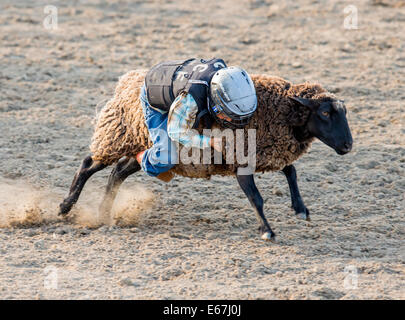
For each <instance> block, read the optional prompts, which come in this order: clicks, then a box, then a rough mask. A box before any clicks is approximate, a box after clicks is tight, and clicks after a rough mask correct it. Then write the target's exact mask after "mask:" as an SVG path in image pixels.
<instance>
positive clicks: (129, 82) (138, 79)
mask: <svg viewBox="0 0 405 320" xmlns="http://www.w3.org/2000/svg"><path fill="white" fill-rule="evenodd" d="M145 73H146V72H145V71H142V70H141V71H138V70H134V71H129V72H127V73H126V74H125V75H123V76H122V77H120V78H119V81H118V84H117V86H116V88H115V93H114V96H113V97H112V98H111V99H110V100H109V101H108V102H107V103H106V104H105V105H104V107H102V108H101V110H100V111H99V112H97V115H96V123H95V130H94V134H93V137H92V141H91V145H90V151H91V154H92V159H93V160H97V161H101V162H102V163H103V164H106V165H110V164H112V163H114V162H117V161H118V160H119V159H120V158H122V157H124V156H130V157H132V156H134V155H135V154H136V153H137V152H139V151H142V150H144V149H146V148H147V147H148V145H149V141H148V133H147V129H146V126H145V123H144V117H143V111H142V107H141V105H140V101H139V94H140V89H141V88H142V85H143V83H144V78H145ZM145 129H146V131H145ZM145 132H146V135H145Z"/></svg>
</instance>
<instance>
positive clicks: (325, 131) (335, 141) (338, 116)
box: [293, 98, 353, 155]
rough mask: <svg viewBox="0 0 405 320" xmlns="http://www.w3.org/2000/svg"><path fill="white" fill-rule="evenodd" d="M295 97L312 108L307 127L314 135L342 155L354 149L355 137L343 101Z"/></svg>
mask: <svg viewBox="0 0 405 320" xmlns="http://www.w3.org/2000/svg"><path fill="white" fill-rule="evenodd" d="M293 99H294V100H295V101H297V102H299V103H301V104H302V105H304V106H306V107H308V108H310V109H311V115H310V118H309V120H308V123H307V129H308V131H309V132H310V133H311V134H312V135H313V136H315V137H316V138H318V139H319V140H321V141H322V142H323V143H325V144H326V145H328V146H329V147H331V148H333V149H334V150H335V151H336V153H338V154H340V155H344V154H346V153H348V152H350V150H352V146H353V138H352V134H351V132H350V128H349V124H348V123H347V118H346V113H347V111H346V107H345V105H344V103H343V101H341V100H334V99H324V100H321V101H317V100H312V99H303V98H293Z"/></svg>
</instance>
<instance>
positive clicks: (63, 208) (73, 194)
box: [59, 156, 106, 216]
mask: <svg viewBox="0 0 405 320" xmlns="http://www.w3.org/2000/svg"><path fill="white" fill-rule="evenodd" d="M105 167H106V165H105V164H102V163H101V162H100V161H93V159H92V158H91V156H88V157H86V158H85V159H84V160H83V161H82V164H81V165H80V168H79V170H77V172H76V174H75V176H74V178H73V181H72V185H71V186H70V190H69V195H68V196H67V197H66V199H65V200H63V202H62V203H61V204H60V205H59V207H60V210H59V215H63V216H65V215H67V214H68V213H69V212H70V210H71V209H72V207H73V205H74V204H75V203H76V202H77V200H78V199H79V196H80V193H81V192H82V190H83V187H84V185H85V183H86V182H87V180H88V179H89V178H90V177H91V176H92V175H93V174H95V173H96V172H97V171H100V170H102V169H104V168H105Z"/></svg>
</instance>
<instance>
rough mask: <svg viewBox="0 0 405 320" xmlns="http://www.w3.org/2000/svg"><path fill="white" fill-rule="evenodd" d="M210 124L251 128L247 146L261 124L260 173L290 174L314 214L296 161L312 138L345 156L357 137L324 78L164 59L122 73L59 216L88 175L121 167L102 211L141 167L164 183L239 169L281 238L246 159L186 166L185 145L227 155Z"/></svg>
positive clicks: (295, 202)
mask: <svg viewBox="0 0 405 320" xmlns="http://www.w3.org/2000/svg"><path fill="white" fill-rule="evenodd" d="M207 128H212V129H219V130H224V129H225V128H227V129H228V130H232V131H236V130H237V129H243V131H244V132H245V133H246V134H244V138H243V139H244V145H245V146H247V145H248V143H249V141H248V138H249V135H248V134H247V131H249V129H250V130H252V129H253V130H255V132H256V140H255V161H256V162H255V166H254V170H255V171H256V172H258V171H261V172H265V171H275V170H282V171H283V172H284V174H285V175H286V177H287V181H288V184H289V187H290V191H291V200H292V206H293V208H294V210H295V212H296V214H297V216H298V217H301V218H306V219H309V211H308V209H307V208H306V207H305V205H304V203H303V200H302V198H301V195H300V193H299V190H298V185H297V181H296V173H295V169H294V166H293V165H292V163H293V162H294V161H295V160H297V159H298V158H299V157H300V156H301V155H302V154H304V153H305V152H306V151H307V150H308V148H309V146H310V144H311V142H312V141H313V139H314V138H318V139H320V140H321V141H323V142H324V143H325V144H327V145H328V146H330V147H332V148H333V149H335V151H336V152H337V153H338V154H345V153H347V152H349V151H350V150H351V147H352V143H353V141H352V137H351V133H350V129H349V126H348V123H347V119H346V108H345V106H344V103H343V101H342V100H339V99H337V98H336V97H335V96H334V95H332V94H331V93H329V92H327V91H326V90H325V89H323V88H322V86H320V85H318V84H308V83H305V84H299V85H293V84H291V83H290V82H288V81H286V80H283V79H281V78H278V77H272V76H267V75H253V76H252V77H250V76H249V75H248V73H247V72H246V71H245V70H243V69H241V68H238V67H227V66H226V64H225V62H224V61H223V60H222V59H211V60H203V59H188V60H185V61H170V62H163V63H160V64H158V65H156V66H155V67H153V68H152V69H151V70H150V71H149V72H146V71H130V72H128V73H127V74H125V75H124V76H123V77H122V78H120V81H119V83H118V85H117V87H116V90H115V94H114V97H113V98H112V99H111V100H110V101H109V102H108V103H107V104H106V106H105V107H104V108H103V109H102V111H101V113H100V115H99V118H98V120H97V124H96V128H95V132H94V135H93V138H92V143H91V146H90V149H91V155H89V156H88V157H86V158H85V159H84V160H83V162H82V165H81V167H80V168H79V170H78V171H77V173H76V175H75V177H74V179H73V182H72V186H71V188H70V192H69V195H68V197H67V198H66V199H65V200H64V201H63V202H62V203H61V205H60V214H62V215H66V214H68V213H69V211H70V210H71V208H72V206H73V205H74V204H75V203H76V202H77V200H78V197H79V195H80V193H81V190H82V189H83V186H84V184H85V183H86V181H87V180H88V179H89V178H90V176H92V175H93V174H94V173H95V172H97V171H99V170H101V169H103V168H105V167H107V166H108V165H111V164H114V163H116V166H115V167H114V169H113V171H112V173H111V175H110V178H109V181H108V185H107V190H106V194H105V197H104V199H103V201H102V204H101V206H100V210H101V211H102V212H104V213H108V212H109V211H110V210H111V207H112V204H113V201H114V198H115V196H116V193H117V191H118V188H119V186H120V185H121V183H122V182H123V181H124V180H125V179H126V178H127V177H128V176H129V175H131V174H133V173H135V172H137V171H139V170H140V169H142V170H143V171H145V172H146V173H147V174H149V175H151V176H156V177H158V178H159V179H161V180H163V181H166V182H168V181H170V180H171V179H172V178H173V176H174V175H175V174H177V175H182V176H185V177H191V178H209V177H210V176H212V175H216V174H220V175H235V176H236V177H237V180H238V183H239V185H240V186H241V188H242V189H243V191H244V192H245V194H246V195H247V197H248V199H249V201H250V202H251V204H252V205H253V207H254V208H255V211H256V214H257V217H258V220H259V222H260V233H261V235H262V238H263V239H265V240H271V239H273V238H274V236H275V234H274V232H273V231H272V230H271V228H270V225H269V224H268V222H267V220H266V218H265V216H264V213H263V199H262V197H261V195H260V193H259V191H258V190H257V188H256V185H255V183H254V178H253V176H254V172H251V173H250V174H246V172H245V173H243V174H241V173H240V171H239V170H238V169H239V168H240V167H242V165H241V164H240V163H237V162H232V163H228V162H225V163H224V162H222V163H219V164H216V163H215V162H214V161H212V162H209V163H206V162H203V161H200V162H192V163H182V161H181V159H179V158H178V154H179V153H181V150H178V149H183V148H191V149H193V148H198V149H204V150H207V149H208V148H209V149H210V148H213V149H214V150H216V151H217V152H221V153H222V154H224V155H225V154H226V153H227V152H229V150H226V149H225V144H222V139H221V138H220V137H216V136H207V135H204V134H203V133H204V131H203V129H207ZM194 129H196V130H194ZM234 147H235V148H236V147H237V146H234ZM179 151H180V152H179ZM212 151H213V150H212V149H210V150H209V152H210V153H211V157H214V155H215V152H212ZM201 157H202V156H201Z"/></svg>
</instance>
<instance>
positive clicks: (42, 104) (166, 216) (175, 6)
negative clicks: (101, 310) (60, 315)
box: [0, 0, 405, 299]
mask: <svg viewBox="0 0 405 320" xmlns="http://www.w3.org/2000/svg"><path fill="white" fill-rule="evenodd" d="M49 4H50V3H49V2H48V1H28V0H25V1H18V2H17V1H12V0H1V1H0V44H1V45H0V177H1V178H0V180H1V182H0V226H1V228H0V298H1V299H32V298H33V299H87V298H91V299H187V298H191V299H197V298H198V299H205V298H209V299H220V298H221V299H222V298H223V299H359V298H360V299H400V298H402V299H404V298H405V246H404V243H405V242H404V239H405V221H404V211H405V210H404V207H405V206H404V204H405V203H404V192H405V139H404V133H405V129H404V123H405V118H404V103H405V81H404V80H405V33H404V30H405V3H404V2H403V1H399V0H397V1H394V0H392V1H389V0H374V1H371V0H361V1H337V0H336V1H335V0H329V1H320V0H300V1H297V0H294V1H293V0H288V1H269V0H255V1H254V0H251V1H242V0H239V1H235V0H223V1H211V0H204V1H203V0H200V1H194V0H193V1H191V0H186V1H174V0H172V1H129V0H128V1H124V0H123V1H118V0H117V1H102V0H90V1H79V0H77V1H73V0H69V1H53V2H52V5H55V6H56V8H57V10H58V21H57V22H58V25H57V29H56V30H51V29H49V25H47V24H46V23H45V26H44V24H43V22H44V19H45V18H46V16H47V15H48V14H49V12H44V9H45V8H46V6H48V5H49ZM349 5H354V6H355V7H356V8H357V13H358V29H347V28H345V27H344V21H345V19H346V17H347V16H348V15H349V13H347V12H346V13H345V12H344V9H345V8H346V7H347V6H349ZM352 9H353V8H352ZM352 9H350V10H352ZM46 21H48V20H46ZM48 22H49V21H48ZM213 56H216V57H222V58H223V59H224V60H225V61H227V63H228V64H229V65H241V66H243V67H244V68H245V69H247V70H248V71H249V72H251V73H268V74H273V75H277V76H281V77H283V78H286V79H288V80H291V81H293V82H294V83H299V82H304V81H316V82H319V83H321V84H323V85H324V86H325V87H326V88H328V89H329V90H330V91H332V92H334V93H335V94H336V95H338V96H339V97H340V98H342V99H344V100H345V102H346V105H347V107H348V118H349V122H350V126H351V128H352V134H353V138H354V149H353V151H352V152H351V153H350V154H348V155H345V156H338V155H337V154H336V153H335V152H334V151H333V150H332V149H330V148H329V147H327V146H326V145H324V144H322V143H321V142H319V141H317V142H315V143H314V144H313V147H312V149H311V151H310V152H309V153H308V154H306V155H305V156H303V157H302V158H301V159H300V160H298V161H297V162H296V163H295V165H296V168H297V172H298V177H299V185H300V188H301V193H302V195H303V198H304V201H305V202H306V205H307V207H308V208H309V210H310V211H311V217H312V221H311V222H307V221H301V220H297V219H296V218H295V217H294V214H293V211H292V209H291V208H290V199H289V193H288V185H287V182H286V180H285V178H284V176H283V175H282V174H281V173H278V172H275V173H265V174H258V175H257V184H258V187H259V189H260V190H261V191H262V195H263V197H264V199H265V211H266V215H267V218H268V219H269V221H270V224H271V226H272V228H273V230H274V231H275V232H276V233H277V237H278V238H277V243H271V242H264V241H262V240H261V239H260V237H259V234H258V232H257V222H256V219H255V216H254V212H253V210H252V208H251V207H250V204H249V203H248V200H247V199H246V198H245V196H244V195H243V193H242V191H241V190H240V189H239V187H238V185H237V183H236V180H235V179H234V178H232V177H225V178H223V177H213V178H212V179H211V180H210V181H206V180H191V179H186V178H178V177H176V178H175V179H174V180H173V181H172V182H171V183H169V184H168V185H164V184H163V183H161V182H160V181H158V180H156V179H154V178H151V177H148V176H147V175H146V174H144V173H138V174H136V175H133V176H131V177H130V178H129V179H128V180H127V181H126V182H125V184H124V186H123V189H122V190H121V192H120V195H119V199H118V201H117V203H116V206H115V208H114V214H115V217H116V219H115V220H114V221H115V223H114V224H112V225H103V226H101V227H100V226H97V225H98V220H97V219H98V217H97V206H98V204H99V202H100V198H101V196H102V193H103V190H104V188H105V185H106V182H107V178H108V175H109V172H110V169H107V170H104V171H102V172H100V173H98V174H96V175H95V176H94V177H93V178H92V179H91V180H90V181H89V183H88V185H86V187H85V189H84V191H83V193H82V197H81V199H80V200H79V203H78V205H77V207H76V208H75V209H74V211H73V218H71V219H70V220H69V221H63V220H61V219H59V218H58V217H57V208H58V203H59V202H60V201H61V200H62V198H63V196H64V195H65V194H66V192H67V190H68V187H69V185H70V182H71V179H72V177H73V174H74V172H75V170H76V169H77V167H78V166H79V164H80V161H81V160H82V159H83V158H84V157H85V156H86V155H87V154H88V152H89V151H88V145H89V141H90V137H91V134H92V127H93V119H94V117H95V114H96V110H99V109H100V108H101V107H102V106H103V104H104V103H105V102H106V100H107V99H109V98H110V97H111V96H112V94H113V90H114V86H115V84H116V82H117V79H118V77H119V76H120V75H122V74H124V73H125V72H127V71H128V70H131V69H138V68H148V67H150V66H152V65H153V64H155V63H157V62H159V61H161V60H167V59H177V58H183V57H184V58H187V57H204V58H210V57H213ZM96 226H97V227H96Z"/></svg>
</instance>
